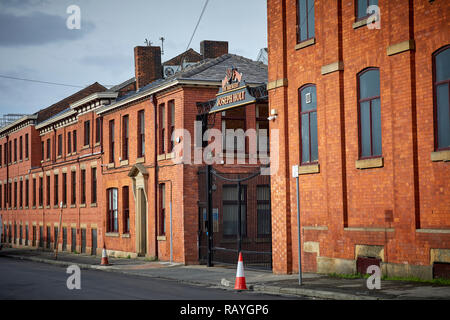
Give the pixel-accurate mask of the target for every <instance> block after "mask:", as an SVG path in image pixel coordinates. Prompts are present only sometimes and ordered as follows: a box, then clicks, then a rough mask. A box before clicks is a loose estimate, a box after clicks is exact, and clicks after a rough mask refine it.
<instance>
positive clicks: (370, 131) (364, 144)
mask: <svg viewBox="0 0 450 320" xmlns="http://www.w3.org/2000/svg"><path fill="white" fill-rule="evenodd" d="M358 118H359V119H358V120H359V126H358V127H359V157H360V158H361V159H363V158H374V157H380V156H381V103H380V70H379V69H378V68H368V69H366V70H364V71H362V72H360V73H359V74H358Z"/></svg>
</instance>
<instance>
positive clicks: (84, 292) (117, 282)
mask: <svg viewBox="0 0 450 320" xmlns="http://www.w3.org/2000/svg"><path fill="white" fill-rule="evenodd" d="M70 276H71V274H68V273H66V268H65V267H60V266H54V265H48V264H44V263H37V262H32V261H24V260H14V259H9V258H3V257H0V299H1V300H5V299H14V300H17V299H19V300H21V299H27V300H34V299H39V300H53V299H62V300H77V299H84V300H97V299H102V300H115V299H121V300H140V299H149V300H279V299H282V300H285V299H292V300H298V299H299V298H297V297H282V296H276V295H266V294H261V293H254V292H236V291H228V290H222V289H215V288H206V287H201V286H193V285H188V284H182V283H178V282H175V281H170V280H162V279H152V278H148V277H140V276H135V275H126V274H119V273H113V272H104V271H97V270H81V281H80V283H81V289H79V290H77V289H73V290H69V289H68V288H67V279H68V278H69V277H70Z"/></svg>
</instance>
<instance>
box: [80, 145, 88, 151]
mask: <svg viewBox="0 0 450 320" xmlns="http://www.w3.org/2000/svg"><path fill="white" fill-rule="evenodd" d="M89 147H90V145H86V146H83V147H82V148H81V150H86V149H89Z"/></svg>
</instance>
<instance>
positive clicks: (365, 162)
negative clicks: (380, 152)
mask: <svg viewBox="0 0 450 320" xmlns="http://www.w3.org/2000/svg"><path fill="white" fill-rule="evenodd" d="M355 165H356V169H370V168H381V167H383V166H384V159H383V158H382V157H379V158H372V159H360V160H356V163H355Z"/></svg>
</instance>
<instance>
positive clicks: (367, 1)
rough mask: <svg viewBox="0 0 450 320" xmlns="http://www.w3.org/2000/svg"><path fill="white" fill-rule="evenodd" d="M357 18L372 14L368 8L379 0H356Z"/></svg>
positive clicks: (360, 18)
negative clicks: (368, 11)
mask: <svg viewBox="0 0 450 320" xmlns="http://www.w3.org/2000/svg"><path fill="white" fill-rule="evenodd" d="M355 2H356V18H357V20H362V19H365V18H367V17H369V16H370V14H368V13H367V8H369V7H370V6H372V5H376V6H377V5H378V0H356V1H355Z"/></svg>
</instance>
